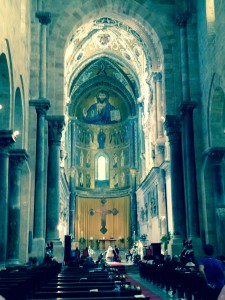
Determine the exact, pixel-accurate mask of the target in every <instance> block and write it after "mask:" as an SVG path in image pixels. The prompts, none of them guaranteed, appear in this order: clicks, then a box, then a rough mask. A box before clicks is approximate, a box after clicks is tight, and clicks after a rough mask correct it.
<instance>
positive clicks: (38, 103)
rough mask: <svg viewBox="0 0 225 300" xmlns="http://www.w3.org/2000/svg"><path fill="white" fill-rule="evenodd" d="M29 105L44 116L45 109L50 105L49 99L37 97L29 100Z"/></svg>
mask: <svg viewBox="0 0 225 300" xmlns="http://www.w3.org/2000/svg"><path fill="white" fill-rule="evenodd" d="M29 104H30V106H34V107H35V109H36V112H37V115H41V116H46V114H47V110H49V108H50V107H51V105H50V101H49V100H47V99H44V98H43V99H37V100H30V101H29Z"/></svg>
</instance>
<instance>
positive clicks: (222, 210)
mask: <svg viewBox="0 0 225 300" xmlns="http://www.w3.org/2000/svg"><path fill="white" fill-rule="evenodd" d="M216 214H217V216H218V217H219V219H220V221H224V220H225V207H219V208H216Z"/></svg>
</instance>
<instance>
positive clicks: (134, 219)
mask: <svg viewBox="0 0 225 300" xmlns="http://www.w3.org/2000/svg"><path fill="white" fill-rule="evenodd" d="M136 172H137V170H136V169H131V170H130V175H131V207H130V208H131V234H132V237H133V238H134V237H136V236H137V197H136Z"/></svg>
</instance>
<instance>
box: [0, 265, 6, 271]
mask: <svg viewBox="0 0 225 300" xmlns="http://www.w3.org/2000/svg"><path fill="white" fill-rule="evenodd" d="M1 270H6V266H5V263H0V271H1Z"/></svg>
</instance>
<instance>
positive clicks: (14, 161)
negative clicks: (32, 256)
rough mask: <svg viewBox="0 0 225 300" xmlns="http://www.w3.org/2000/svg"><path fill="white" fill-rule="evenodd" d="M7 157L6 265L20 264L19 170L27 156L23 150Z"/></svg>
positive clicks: (11, 151)
mask: <svg viewBox="0 0 225 300" xmlns="http://www.w3.org/2000/svg"><path fill="white" fill-rule="evenodd" d="M9 153H10V157H9V166H10V168H9V193H8V194H9V210H8V212H9V214H8V241H7V264H20V261H19V245H20V198H21V170H22V165H23V163H24V161H25V160H27V158H28V155H27V153H26V151H25V150H24V149H12V150H10V152H9Z"/></svg>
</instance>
